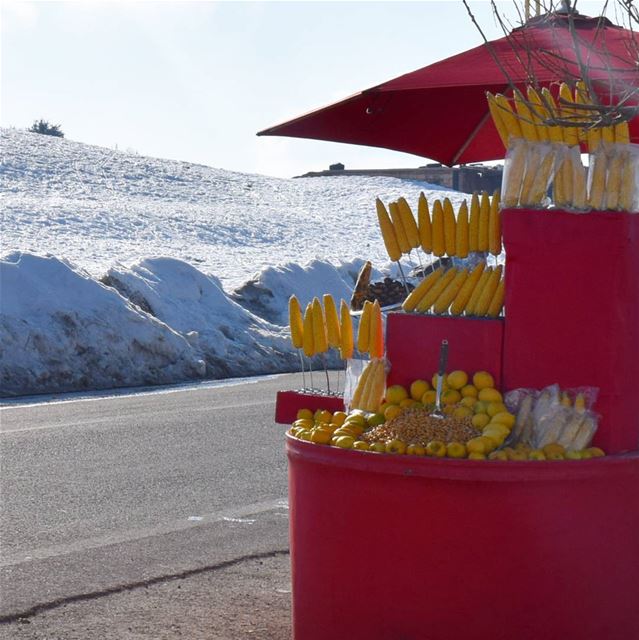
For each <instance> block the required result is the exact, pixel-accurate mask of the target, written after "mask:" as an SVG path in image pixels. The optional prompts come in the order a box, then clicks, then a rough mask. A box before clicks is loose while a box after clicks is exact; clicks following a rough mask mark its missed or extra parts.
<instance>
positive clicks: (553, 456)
mask: <svg viewBox="0 0 639 640" xmlns="http://www.w3.org/2000/svg"><path fill="white" fill-rule="evenodd" d="M564 459H565V458H564V454H563V453H559V452H558V451H553V452H551V453H547V454H546V460H564Z"/></svg>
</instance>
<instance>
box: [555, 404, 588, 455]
mask: <svg viewBox="0 0 639 640" xmlns="http://www.w3.org/2000/svg"><path fill="white" fill-rule="evenodd" d="M583 420H584V416H583V414H581V413H575V414H574V415H573V416H572V417H571V418H570V420H569V421H568V423H567V424H566V426H565V427H564V429H563V431H562V432H561V435H560V436H559V438H558V439H557V444H560V445H561V446H562V447H565V448H566V449H569V448H570V447H571V446H572V443H573V442H574V440H575V437H576V436H577V434H578V433H579V429H580V427H581V423H582V422H583Z"/></svg>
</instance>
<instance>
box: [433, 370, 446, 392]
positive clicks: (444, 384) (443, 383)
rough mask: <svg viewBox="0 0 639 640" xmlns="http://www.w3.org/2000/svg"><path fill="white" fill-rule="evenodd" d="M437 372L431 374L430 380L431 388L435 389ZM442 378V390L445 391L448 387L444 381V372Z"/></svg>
mask: <svg viewBox="0 0 639 640" xmlns="http://www.w3.org/2000/svg"><path fill="white" fill-rule="evenodd" d="M437 377H438V376H437V374H435V375H434V376H433V379H432V380H431V382H432V383H433V389H437ZM443 378H444V379H443V380H442V391H446V389H448V383H447V382H446V374H444V376H443Z"/></svg>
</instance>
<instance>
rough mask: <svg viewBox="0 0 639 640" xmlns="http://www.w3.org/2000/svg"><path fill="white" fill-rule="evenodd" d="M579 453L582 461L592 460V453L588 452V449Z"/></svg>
mask: <svg viewBox="0 0 639 640" xmlns="http://www.w3.org/2000/svg"><path fill="white" fill-rule="evenodd" d="M578 453H579V457H580V458H581V459H582V460H590V458H592V453H590V451H588V449H582V450H581V451H579V452H578Z"/></svg>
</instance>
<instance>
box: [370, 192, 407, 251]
mask: <svg viewBox="0 0 639 640" xmlns="http://www.w3.org/2000/svg"><path fill="white" fill-rule="evenodd" d="M375 206H376V208H377V219H378V221H379V228H380V230H381V232H382V239H383V240H384V246H385V247H386V252H387V253H388V257H389V258H390V259H391V260H392V261H393V262H397V261H398V260H399V259H400V258H401V257H402V251H401V249H400V247H399V242H398V241H397V235H396V234H395V228H394V227H393V222H392V221H391V219H390V216H389V215H388V211H387V210H386V207H385V206H384V203H383V202H382V201H381V200H380V199H379V198H377V199H376V200H375Z"/></svg>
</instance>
